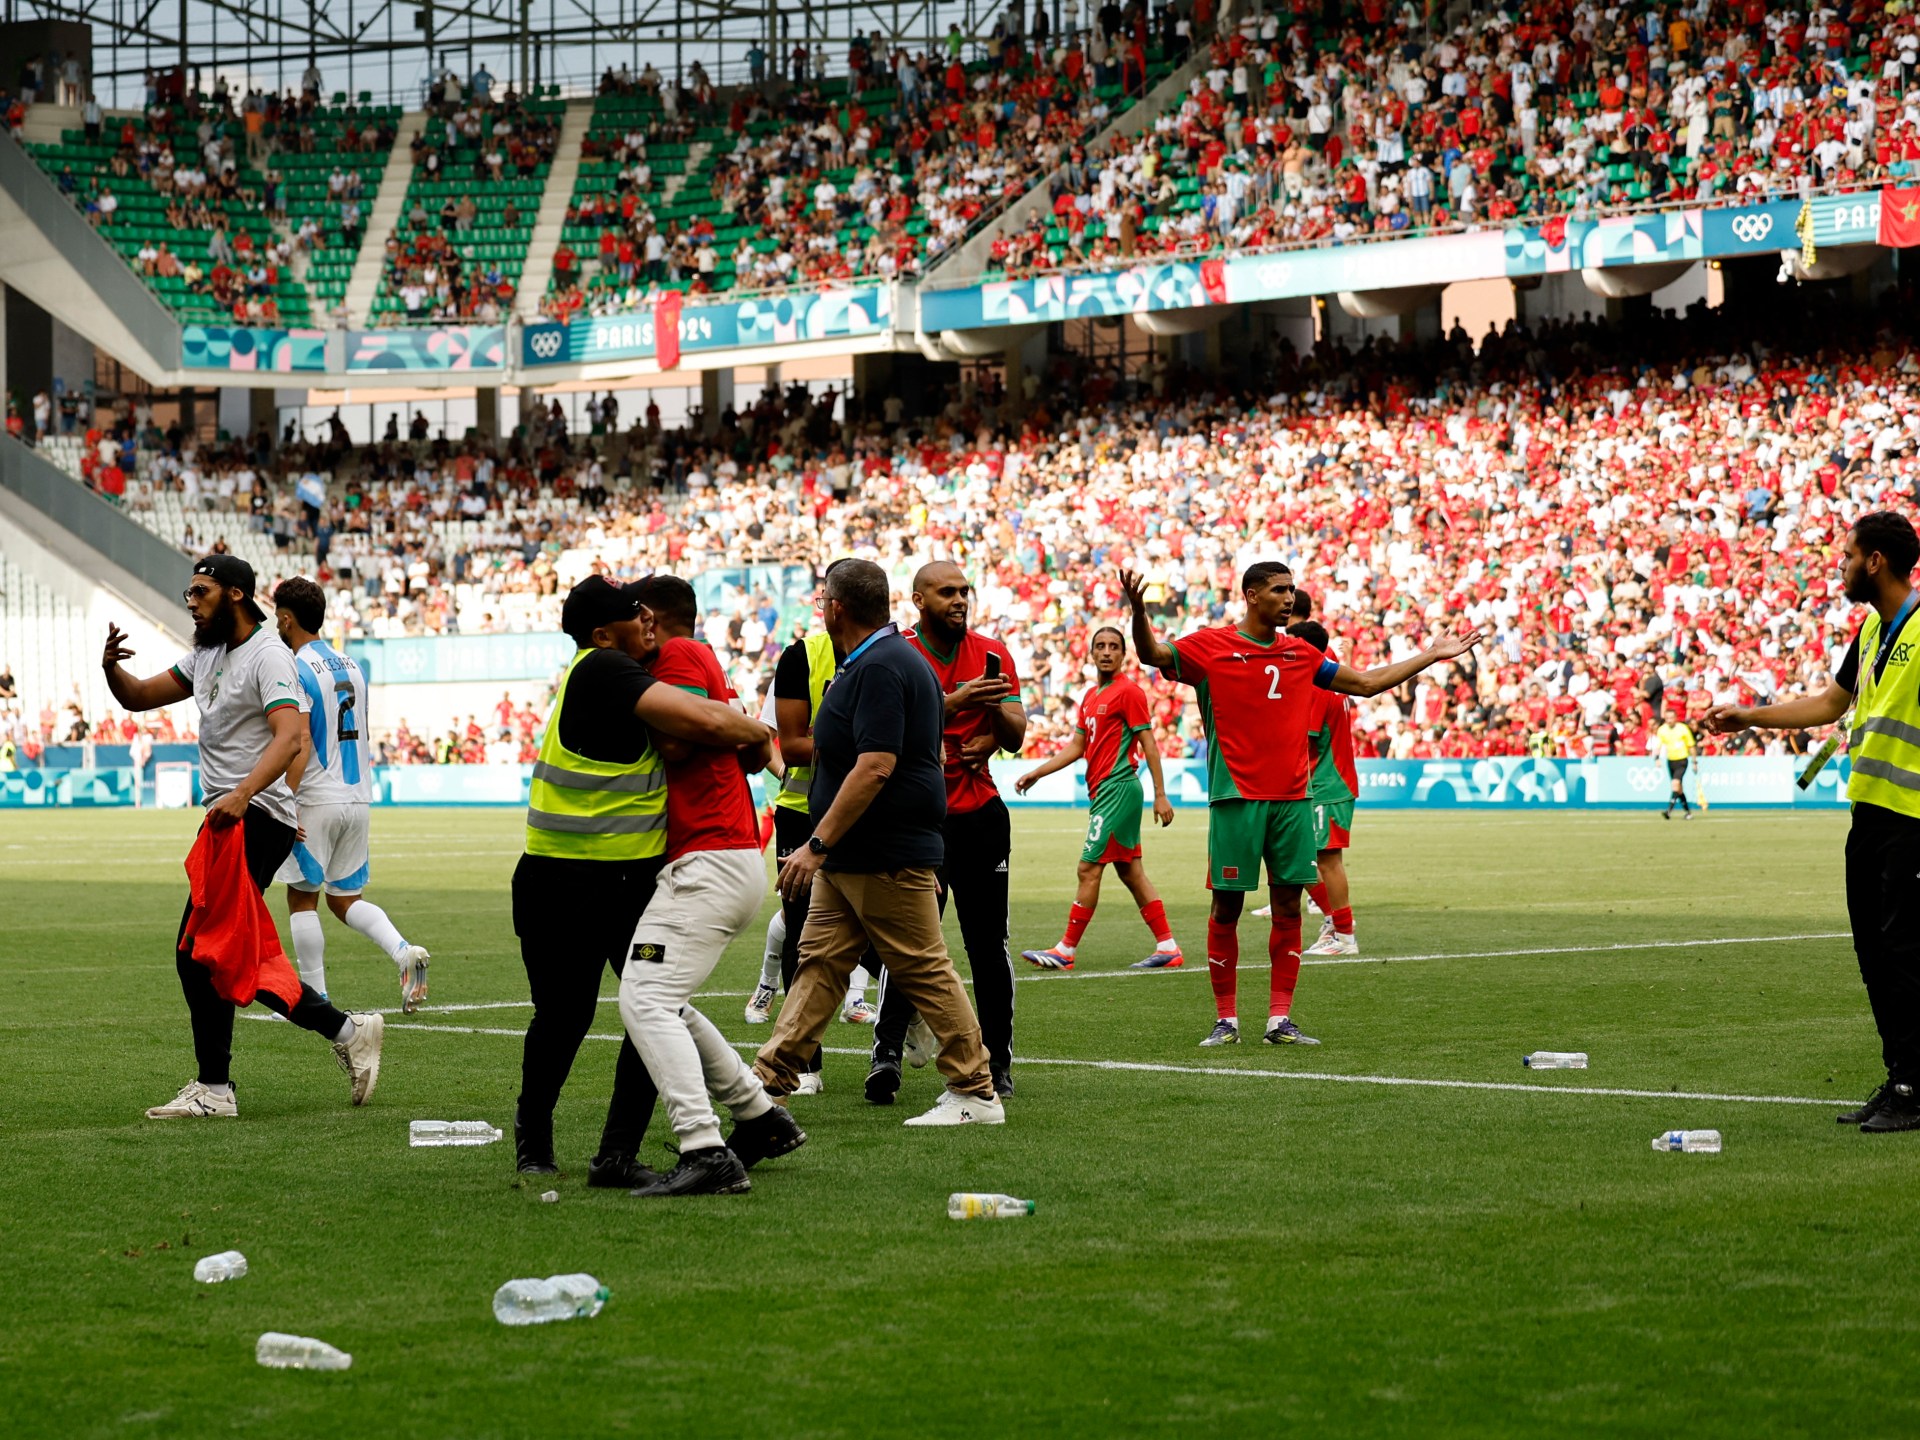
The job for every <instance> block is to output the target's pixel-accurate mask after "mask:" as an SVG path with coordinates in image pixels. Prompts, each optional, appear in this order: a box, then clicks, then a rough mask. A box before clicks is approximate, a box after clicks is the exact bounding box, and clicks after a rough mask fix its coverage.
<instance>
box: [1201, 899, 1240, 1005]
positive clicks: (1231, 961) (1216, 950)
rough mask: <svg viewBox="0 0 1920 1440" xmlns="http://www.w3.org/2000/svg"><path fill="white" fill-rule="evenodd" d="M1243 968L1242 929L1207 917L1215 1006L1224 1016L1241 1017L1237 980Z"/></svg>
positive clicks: (1209, 964) (1209, 967)
mask: <svg viewBox="0 0 1920 1440" xmlns="http://www.w3.org/2000/svg"><path fill="white" fill-rule="evenodd" d="M1239 971H1240V930H1239V927H1237V926H1234V925H1222V924H1221V923H1220V922H1219V921H1217V920H1213V919H1209V920H1208V921H1207V979H1208V980H1210V981H1211V982H1212V983H1213V1008H1214V1012H1215V1013H1216V1014H1217V1015H1219V1017H1220V1018H1221V1019H1222V1020H1234V1019H1237V1018H1239V1013H1240V1006H1239V1003H1238V1000H1237V996H1236V990H1237V987H1236V983H1235V982H1237V981H1238V979H1239V978H1240V976H1239Z"/></svg>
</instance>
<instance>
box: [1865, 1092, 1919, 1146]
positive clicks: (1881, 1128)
mask: <svg viewBox="0 0 1920 1440" xmlns="http://www.w3.org/2000/svg"><path fill="white" fill-rule="evenodd" d="M1896 1130H1920V1095H1915V1094H1914V1093H1913V1086H1911V1085H1903V1084H1889V1085H1888V1086H1887V1088H1886V1093H1885V1095H1884V1097H1883V1098H1882V1099H1881V1101H1880V1108H1879V1109H1878V1110H1876V1111H1874V1112H1873V1114H1871V1115H1870V1116H1868V1117H1867V1118H1866V1119H1865V1120H1863V1121H1861V1122H1860V1133H1861V1134H1863V1135H1869V1134H1871V1135H1891V1134H1892V1133H1893V1132H1894V1131H1896Z"/></svg>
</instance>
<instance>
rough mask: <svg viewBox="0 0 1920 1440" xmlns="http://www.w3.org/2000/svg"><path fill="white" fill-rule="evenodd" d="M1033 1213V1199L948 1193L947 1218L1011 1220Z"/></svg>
mask: <svg viewBox="0 0 1920 1440" xmlns="http://www.w3.org/2000/svg"><path fill="white" fill-rule="evenodd" d="M1031 1214H1033V1201H1031V1200H1016V1199H1014V1197H1013V1196H1011V1195H967V1194H962V1195H949V1196H948V1197H947V1218H948V1219H949V1220H1012V1219H1016V1218H1017V1217H1019V1216H1021V1215H1031Z"/></svg>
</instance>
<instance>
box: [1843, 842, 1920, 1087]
mask: <svg viewBox="0 0 1920 1440" xmlns="http://www.w3.org/2000/svg"><path fill="white" fill-rule="evenodd" d="M1916 870H1920V820H1916V819H1914V818H1912V817H1911V816H1908V815H1902V814H1900V813H1899V812H1898V811H1894V810H1888V809H1885V808H1884V807H1882V806H1879V805H1862V804H1856V805H1855V806H1854V807H1853V829H1852V830H1850V831H1849V832H1848V833H1847V918H1848V920H1849V921H1850V922H1851V924H1852V926H1853V953H1854V955H1855V956H1856V957H1857V958H1858V959H1859V961H1860V978H1861V979H1862V980H1864V981H1865V982H1866V986H1867V1003H1868V1004H1869V1005H1870V1006H1872V1007H1873V1023H1874V1025H1875V1027H1876V1028H1878V1029H1879V1031H1880V1052H1881V1054H1882V1056H1883V1057H1884V1058H1885V1060H1886V1063H1887V1077H1888V1079H1890V1080H1894V1081H1897V1082H1899V1083H1901V1084H1906V1085H1920V879H1916V878H1915V871H1916Z"/></svg>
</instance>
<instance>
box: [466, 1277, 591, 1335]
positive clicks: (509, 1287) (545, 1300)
mask: <svg viewBox="0 0 1920 1440" xmlns="http://www.w3.org/2000/svg"><path fill="white" fill-rule="evenodd" d="M607 1295H608V1291H607V1287H606V1286H604V1285H602V1284H601V1283H600V1282H599V1281H598V1280H596V1279H594V1278H593V1276H591V1275H549V1276H548V1277H547V1278H546V1279H545V1280H509V1281H507V1283H506V1284H504V1285H502V1286H501V1287H500V1288H499V1289H498V1290H496V1291H494V1292H493V1318H494V1319H496V1320H498V1321H499V1322H500V1323H501V1324H502V1325H545V1324H547V1323H548V1322H549V1321H553V1320H591V1319H592V1318H593V1317H594V1316H596V1315H598V1314H599V1313H600V1308H601V1307H602V1306H603V1305H605V1304H606V1303H607Z"/></svg>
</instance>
